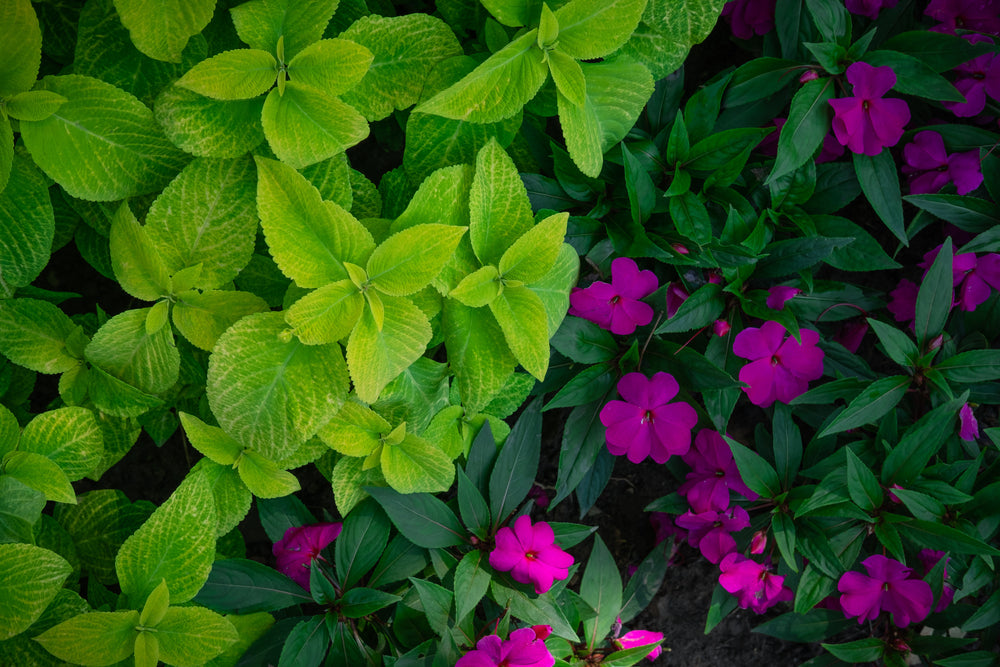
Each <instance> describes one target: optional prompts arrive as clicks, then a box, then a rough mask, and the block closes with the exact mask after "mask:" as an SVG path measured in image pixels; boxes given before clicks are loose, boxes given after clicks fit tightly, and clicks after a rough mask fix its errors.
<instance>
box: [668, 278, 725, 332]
mask: <svg viewBox="0 0 1000 667" xmlns="http://www.w3.org/2000/svg"><path fill="white" fill-rule="evenodd" d="M724 308H725V301H724V299H723V298H722V286H721V285H717V284H715V283H705V284H704V285H702V286H701V287H699V288H698V289H697V290H695V291H694V292H693V293H692V294H691V296H689V297H688V298H687V299H685V300H684V302H683V303H682V304H681V305H680V307H679V308H678V309H677V312H676V313H674V316H673V317H671V318H669V319H667V321H665V322H664V323H663V324H661V325H660V326H659V327H657V329H656V331H655V332H654V333H657V334H661V333H676V332H683V331H693V330H695V329H700V328H702V327H705V326H708V325H709V324H711V323H712V322H713V321H714V320H716V319H718V318H719V317H720V316H721V315H722V312H723V309H724Z"/></svg>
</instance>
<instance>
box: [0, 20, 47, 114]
mask: <svg viewBox="0 0 1000 667" xmlns="http://www.w3.org/2000/svg"><path fill="white" fill-rule="evenodd" d="M0 42H2V43H3V44H4V57H3V59H2V61H0V98H4V97H10V96H11V95H16V94H17V93H22V92H24V91H26V90H28V89H29V88H31V86H32V85H34V83H35V79H36V78H37V77H38V68H39V66H40V65H41V62H42V31H41V29H40V28H39V25H38V17H37V16H35V10H34V8H33V7H32V6H31V2H29V0H12V1H11V2H4V3H3V4H2V5H0Z"/></svg>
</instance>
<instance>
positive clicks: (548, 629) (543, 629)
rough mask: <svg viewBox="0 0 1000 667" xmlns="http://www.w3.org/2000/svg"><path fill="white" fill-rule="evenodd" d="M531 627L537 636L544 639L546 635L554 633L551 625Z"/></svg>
mask: <svg viewBox="0 0 1000 667" xmlns="http://www.w3.org/2000/svg"><path fill="white" fill-rule="evenodd" d="M531 629H532V630H534V631H535V638H536V639H541V640H544V639H545V638H546V637H548V636H549V635H551V634H552V626H551V625H533V626H531Z"/></svg>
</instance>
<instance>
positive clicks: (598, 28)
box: [555, 0, 646, 60]
mask: <svg viewBox="0 0 1000 667" xmlns="http://www.w3.org/2000/svg"><path fill="white" fill-rule="evenodd" d="M645 8H646V0H572V2H569V3H567V4H565V5H563V6H562V7H560V8H559V9H557V10H556V12H555V15H556V19H557V20H558V21H559V46H558V49H559V50H560V51H561V52H563V53H565V54H566V55H568V56H570V57H572V58H576V59H577V60H593V59H595V58H603V57H605V56H607V55H608V54H610V53H611V52H612V51H615V50H616V49H618V48H619V47H620V46H621V45H622V44H624V43H625V42H626V41H628V39H629V37H631V36H632V31H633V30H635V28H636V26H637V25H639V19H640V18H641V17H642V12H643V10H644V9H645Z"/></svg>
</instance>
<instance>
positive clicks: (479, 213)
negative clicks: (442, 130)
mask: <svg viewBox="0 0 1000 667" xmlns="http://www.w3.org/2000/svg"><path fill="white" fill-rule="evenodd" d="M469 210H470V216H471V217H470V222H469V238H470V239H471V240H472V248H473V250H475V252H476V257H478V258H479V261H481V262H482V263H483V264H497V263H498V262H499V261H500V257H501V256H502V255H503V253H504V252H505V251H506V250H507V248H509V247H510V246H511V245H512V244H513V243H514V241H516V240H517V239H518V238H520V237H521V236H522V235H524V234H525V233H526V232H527V231H528V230H529V229H531V228H532V227H533V226H534V218H533V217H532V215H531V203H530V202H529V201H528V191H527V190H526V189H525V187H524V183H523V182H522V181H521V176H520V174H518V172H517V167H515V166H514V161H513V160H511V159H510V156H509V155H507V153H506V152H505V151H504V149H503V148H501V147H500V144H498V143H497V142H496V141H490V142H489V143H488V144H486V145H485V146H484V147H483V149H482V150H481V151H479V155H477V156H476V175H475V177H474V178H473V181H472V190H471V192H470V193H469Z"/></svg>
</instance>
